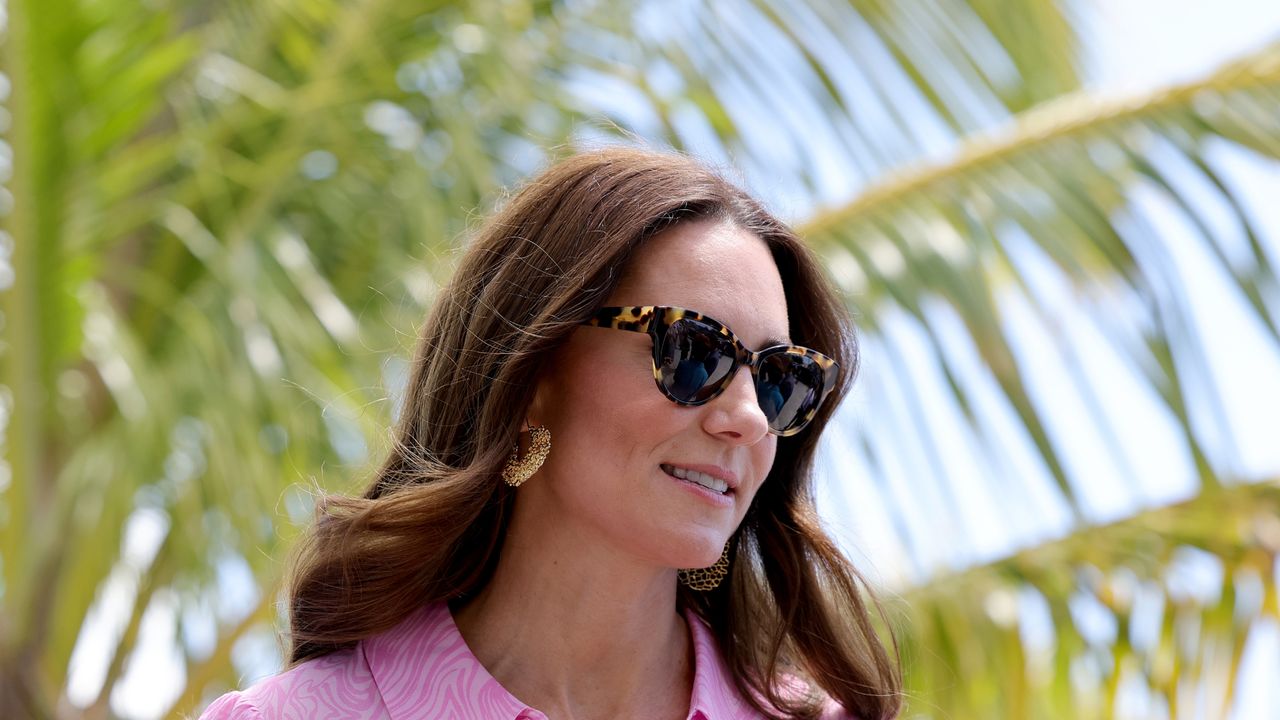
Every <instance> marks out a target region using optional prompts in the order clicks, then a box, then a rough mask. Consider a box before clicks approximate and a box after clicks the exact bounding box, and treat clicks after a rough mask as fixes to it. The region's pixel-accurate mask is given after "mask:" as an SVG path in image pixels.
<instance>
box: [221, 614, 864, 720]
mask: <svg viewBox="0 0 1280 720" xmlns="http://www.w3.org/2000/svg"><path fill="white" fill-rule="evenodd" d="M685 619H686V620H687V621H688V624H689V627H690V629H691V631H690V632H691V635H692V636H693V651H694V678H693V697H692V698H691V702H690V703H689V715H688V720H738V719H739V718H742V719H746V718H759V717H761V716H760V714H759V713H757V712H756V711H754V710H752V709H751V706H750V705H749V704H747V702H746V701H745V700H744V699H743V698H742V696H741V695H739V693H738V690H737V688H735V687H734V684H733V677H732V675H731V674H730V672H729V669H728V667H726V666H725V664H724V661H723V660H722V659H721V657H720V653H719V651H718V649H717V647H716V643H715V639H714V638H713V637H712V635H711V630H710V628H708V627H707V626H706V625H705V624H704V623H703V622H702V620H700V619H699V618H698V617H697V616H695V615H694V614H693V613H692V612H690V611H688V610H686V611H685ZM839 710H840V708H839V706H837V705H835V704H834V703H829V705H828V712H827V713H825V714H824V716H826V717H843V715H842V714H837V713H838V711H839ZM546 717H547V716H546V715H544V714H543V713H541V712H539V711H538V710H535V709H534V708H532V707H529V706H528V705H526V704H524V703H522V702H520V700H518V699H516V698H515V697H514V696H513V695H512V694H511V693H509V692H507V690H506V689H505V688H503V687H502V686H501V685H499V684H498V681H497V680H495V679H493V676H491V675H490V674H489V673H488V671H486V670H485V669H484V666H482V665H481V664H480V661H478V660H476V657H475V656H474V655H472V654H471V650H470V649H469V648H468V647H467V643H466V641H465V640H463V638H462V634H461V633H459V632H458V626H457V625H455V624H454V622H453V615H452V614H451V613H450V612H449V606H448V605H446V604H445V603H443V602H439V603H434V604H431V605H427V606H425V607H423V608H422V609H421V610H418V611H417V612H415V613H414V614H412V615H410V616H409V618H408V619H406V620H405V621H404V622H402V623H400V624H399V625H397V626H396V627H394V628H392V629H391V630H389V631H388V632H386V633H383V634H382V635H378V636H376V637H372V638H369V639H367V640H364V641H363V642H360V643H358V644H357V645H356V646H355V647H352V648H348V649H345V650H341V651H338V652H334V653H330V654H328V655H324V656H322V657H318V658H313V659H311V660H308V661H306V662H304V663H302V664H301V665H298V666H297V667H295V668H293V669H291V670H288V671H286V672H283V673H281V674H279V675H275V676H273V677H270V678H267V679H265V680H263V681H262V682H259V683H258V684H256V685H254V686H253V687H251V688H249V689H248V690H242V691H239V692H229V693H227V694H226V695H223V696H222V697H220V698H218V699H217V700H215V701H214V702H213V704H212V705H210V706H209V707H208V709H206V710H205V711H204V714H203V715H201V716H200V720H276V719H277V718H279V719H280V720H293V719H295V718H297V719H298V720H304V719H305V720H314V719H319V718H361V719H362V720H428V719H430V720H437V719H443V718H450V719H451V720H472V719H474V720H546Z"/></svg>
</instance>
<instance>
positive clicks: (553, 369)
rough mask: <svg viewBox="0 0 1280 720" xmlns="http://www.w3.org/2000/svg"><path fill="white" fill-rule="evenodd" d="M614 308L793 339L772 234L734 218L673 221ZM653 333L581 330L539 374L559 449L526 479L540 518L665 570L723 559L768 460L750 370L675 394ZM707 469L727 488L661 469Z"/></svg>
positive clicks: (536, 410) (773, 443)
mask: <svg viewBox="0 0 1280 720" xmlns="http://www.w3.org/2000/svg"><path fill="white" fill-rule="evenodd" d="M606 304H608V305H675V306H679V307H684V308H689V309H693V310H697V311H699V312H702V313H704V314H706V315H709V316H711V317H712V318H715V319H716V320H719V321H720V322H722V323H724V324H725V325H727V326H728V327H729V328H730V329H731V330H733V331H734V332H735V333H736V334H737V335H738V337H739V338H740V339H741V340H742V342H743V343H744V344H746V346H747V347H748V348H751V349H753V350H759V349H761V348H762V347H764V346H765V344H766V343H765V341H766V340H767V339H769V338H775V339H780V340H783V341H789V340H790V335H789V333H788V328H789V323H788V319H787V307H786V297H785V295H784V294H783V289H782V279H781V277H780V276H779V274H778V269H777V266H776V265H775V264H774V262H773V258H772V256H771V255H770V253H769V250H768V248H767V246H766V245H765V243H764V241H763V240H761V239H760V238H758V237H756V236H755V235H753V234H751V233H750V232H748V231H746V230H743V229H741V228H738V227H736V226H733V225H729V224H725V223H721V222H716V221H707V220H699V221H693V222H685V223H681V224H678V225H675V226H673V227H671V228H669V229H667V230H666V231H664V232H662V233H660V234H658V235H656V236H654V237H652V238H650V239H649V240H648V241H647V242H645V243H644V244H643V245H641V246H640V247H639V248H638V250H637V252H636V253H635V255H633V259H632V261H631V262H630V263H629V267H628V268H627V270H626V271H625V273H624V275H623V277H622V279H621V282H620V283H619V284H618V286H617V289H616V290H615V291H614V293H613V294H612V295H611V296H610V297H609V300H608V302H607V303H606ZM652 367H653V365H652V341H651V340H650V338H649V336H648V335H647V334H644V333H636V332H624V331H621V330H615V329H606V328H597V327H587V326H583V327H579V328H577V329H576V330H575V331H574V333H573V335H572V336H571V338H570V340H569V341H568V342H567V344H566V345H564V346H563V347H562V348H561V350H560V352H559V353H558V354H557V355H556V356H555V357H554V358H552V362H551V364H550V366H549V369H548V370H547V373H548V374H547V375H546V376H545V377H544V378H543V379H542V381H541V382H540V383H539V385H538V390H537V394H536V398H535V400H534V406H533V407H531V408H530V412H529V416H530V419H531V421H532V422H535V423H540V424H543V425H546V426H547V427H549V428H550V429H551V432H552V443H551V444H552V447H551V453H550V455H549V456H548V458H547V461H546V463H545V464H544V465H543V466H542V469H541V470H539V472H538V474H537V475H536V476H534V477H533V478H532V479H531V481H530V483H529V486H526V488H522V491H523V490H525V489H529V490H532V489H533V488H532V487H531V486H532V485H534V484H535V483H541V484H543V487H541V488H539V489H538V490H537V491H536V492H537V494H538V496H539V498H538V499H539V502H538V505H539V506H541V510H542V511H543V513H544V515H545V514H546V513H550V514H552V515H553V516H555V517H553V518H546V517H544V518H543V519H544V520H546V521H551V522H559V523H566V524H565V525H564V526H563V527H565V528H572V529H573V530H574V531H579V532H580V533H581V534H583V535H585V537H584V538H583V540H584V541H586V542H596V543H601V542H602V543H607V544H609V545H611V546H613V547H615V548H617V549H619V550H622V551H624V552H628V553H631V554H633V555H635V556H636V557H637V558H638V559H639V560H641V561H644V562H651V563H653V564H656V565H662V566H666V567H704V566H706V565H710V564H711V563H712V562H714V561H715V560H716V559H717V558H719V557H720V554H721V552H722V551H723V549H724V545H725V542H726V541H727V540H728V539H729V537H730V535H732V534H733V532H734V531H735V530H736V529H737V527H738V524H739V523H740V522H741V521H742V518H743V516H744V515H745V513H746V511H747V508H748V506H749V505H750V504H751V500H752V498H754V497H755V494H756V491H757V490H758V489H759V488H760V484H761V483H762V482H764V479H765V477H766V476H767V475H768V474H769V469H770V468H771V467H772V465H773V458H774V454H775V452H776V449H777V437H776V436H775V435H772V434H770V433H769V432H768V423H767V420H766V419H765V416H764V413H763V412H762V411H761V409H760V405H759V402H758V400H757V399H756V392H755V388H754V385H753V383H752V377H751V372H750V370H749V369H748V368H746V367H740V368H738V369H737V371H735V374H734V376H733V378H732V380H731V381H730V383H729V385H728V387H726V388H725V390H724V392H723V393H721V394H720V395H719V396H718V397H716V398H715V399H713V400H711V401H710V402H708V403H706V404H705V405H700V406H696V407H691V406H682V405H677V404H675V403H674V402H672V401H671V400H669V399H667V398H666V397H665V396H664V395H663V394H662V393H661V392H660V391H659V390H658V388H657V386H656V385H655V384H654V380H653V370H652ZM668 465H673V466H677V467H687V466H690V465H701V466H712V467H718V468H721V469H722V470H724V471H727V472H728V473H731V474H732V476H733V477H734V480H732V481H731V485H732V487H730V489H729V490H728V491H726V492H725V493H724V494H718V493H712V492H711V491H708V490H705V489H703V488H702V487H700V486H698V485H695V484H693V483H691V482H689V481H688V480H683V479H679V478H676V477H673V476H672V475H670V474H668V473H667V472H666V471H665V470H664V466H668Z"/></svg>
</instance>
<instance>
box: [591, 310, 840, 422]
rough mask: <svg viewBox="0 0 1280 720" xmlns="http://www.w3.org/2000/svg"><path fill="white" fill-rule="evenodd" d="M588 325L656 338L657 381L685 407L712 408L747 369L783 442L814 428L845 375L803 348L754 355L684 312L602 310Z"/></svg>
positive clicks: (702, 318)
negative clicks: (812, 424)
mask: <svg viewBox="0 0 1280 720" xmlns="http://www.w3.org/2000/svg"><path fill="white" fill-rule="evenodd" d="M583 325H592V326H595V327H605V328H614V329H616V330H629V331H631V332H642V333H648V334H649V337H651V338H653V379H654V381H655V382H657V384H658V389H659V390H661V391H662V394H663V395H666V396H667V397H668V398H670V399H671V400H672V401H674V402H676V403H678V404H680V405H703V404H705V403H707V402H709V401H710V400H711V399H712V398H714V397H716V396H717V395H719V394H720V393H721V392H723V391H724V389H725V387H727V386H728V385H729V382H730V381H731V380H732V379H733V375H734V373H735V372H736V371H737V369H738V368H739V367H740V366H742V365H746V366H747V367H749V368H751V375H752V378H753V379H754V380H755V386H756V398H757V399H758V400H759V401H760V409H761V410H763V411H764V416H765V417H766V418H768V420H769V432H771V433H773V434H774V435H779V436H782V437H786V436H788V435H795V434H796V433H798V432H800V431H801V430H803V429H804V426H805V425H808V424H809V421H810V420H812V419H813V416H814V415H815V414H817V412H818V408H819V407H821V405H822V402H823V400H825V399H826V398H827V394H828V393H830V392H831V390H832V389H834V388H835V385H836V376H837V375H838V374H839V372H840V366H839V365H838V364H837V363H836V361H835V360H832V359H831V358H829V357H827V356H826V355H823V354H822V353H820V352H818V351H817V350H810V349H809V348H806V347H800V346H798V345H774V346H772V347H767V348H765V349H763V350H760V351H759V352H754V351H752V350H749V349H747V347H746V346H745V345H743V344H742V341H741V340H739V339H738V336H737V335H734V334H733V331H732V330H730V329H729V328H728V327H726V326H725V325H724V323H721V322H719V321H717V320H715V319H713V318H710V317H707V316H706V315H703V314H702V313H700V312H697V311H696V310H687V309H685V308H680V307H669V306H665V305H632V306H627V307H619V306H611V307H603V308H600V309H599V310H597V311H596V314H595V315H594V316H593V317H591V318H590V319H588V320H586V321H584V322H583Z"/></svg>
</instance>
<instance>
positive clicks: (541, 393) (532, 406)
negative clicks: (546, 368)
mask: <svg viewBox="0 0 1280 720" xmlns="http://www.w3.org/2000/svg"><path fill="white" fill-rule="evenodd" d="M550 395H551V387H550V382H549V381H548V379H547V378H546V377H544V376H543V374H542V373H539V374H538V375H536V376H535V377H534V390H533V399H532V400H530V401H529V407H528V409H527V410H525V421H526V422H527V423H528V424H529V426H536V425H546V422H545V421H546V418H547V410H548V407H547V400H548V398H549V397H550ZM520 429H521V431H523V430H524V429H525V428H524V427H523V426H522V427H521V428H520Z"/></svg>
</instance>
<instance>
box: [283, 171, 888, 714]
mask: <svg viewBox="0 0 1280 720" xmlns="http://www.w3.org/2000/svg"><path fill="white" fill-rule="evenodd" d="M697 218H707V219H718V220H722V221H728V222H732V223H734V224H736V225H738V226H740V227H742V228H744V229H746V230H748V231H750V232H753V233H755V234H756V235H758V236H759V237H760V238H762V239H763V240H764V241H765V242H766V244H767V245H768V246H769V248H770V250H771V252H772V255H773V259H774V261H775V262H776V263H777V266H778V271H779V273H780V274H781V276H782V281H783V288H784V292H785V294H786V299H787V306H788V309H789V315H790V320H791V328H790V332H791V337H792V340H793V342H795V343H796V344H799V345H805V346H808V347H812V348H814V349H817V350H819V351H821V352H823V353H826V354H828V355H830V356H831V357H833V358H834V359H835V360H836V361H837V362H839V364H840V367H841V374H840V380H839V381H838V383H837V387H836V389H835V391H834V392H833V393H832V397H830V398H829V399H828V401H827V402H826V403H825V404H824V405H823V407H822V408H821V410H820V411H819V412H818V414H817V416H816V417H815V418H814V419H813V421H812V422H811V423H810V424H809V425H808V427H806V428H805V429H804V430H803V431H801V432H800V433H798V434H796V435H794V436H791V437H785V438H779V439H778V445H777V454H776V456H775V460H774V464H773V467H772V469H771V471H770V473H769V476H768V477H767V478H766V480H765V482H764V483H763V484H762V485H761V487H760V490H759V491H758V493H757V495H756V497H755V500H754V501H753V503H752V506H751V508H750V509H749V510H748V512H747V514H746V517H745V518H744V520H743V522H742V525H741V527H740V528H739V530H738V531H737V533H735V541H734V542H733V554H732V558H731V560H732V563H731V572H730V576H729V577H730V579H729V581H727V582H725V583H722V584H721V586H720V587H719V588H718V589H716V590H714V591H710V592H704V593H699V592H693V591H690V590H688V589H687V588H684V587H681V588H680V594H679V598H680V602H682V603H683V604H685V606H687V607H690V608H692V609H693V611H694V612H695V613H696V614H698V615H699V616H700V617H702V618H703V619H705V620H706V621H707V623H708V624H709V625H710V627H711V629H712V631H713V632H714V634H715V636H716V638H717V641H718V643H719V645H720V649H721V652H722V653H723V654H724V657H725V659H726V661H727V663H728V665H729V667H731V668H732V670H733V673H734V677H735V681H736V683H737V685H738V687H739V689H740V690H741V691H742V692H743V694H744V696H745V697H747V698H749V699H750V700H751V702H752V703H753V704H756V706H757V709H758V710H760V711H761V712H763V713H765V714H766V715H769V716H771V717H785V718H796V717H811V716H814V715H816V714H817V712H818V711H819V709H820V708H819V702H820V700H821V698H820V697H819V696H818V694H817V693H814V694H803V693H796V692H795V691H794V689H789V687H788V682H787V681H786V680H785V678H786V677H787V676H788V675H790V676H795V677H799V678H803V679H807V680H808V681H811V686H815V687H817V688H821V690H824V691H826V693H827V694H829V695H830V696H831V697H832V698H833V699H834V700H836V701H837V702H839V703H840V704H841V705H843V706H844V707H845V708H846V709H847V710H848V711H850V712H851V713H853V714H854V715H856V716H858V717H860V718H865V719H867V720H871V719H877V720H878V719H880V718H891V717H895V716H896V715H897V714H898V712H899V709H900V707H901V695H900V682H901V681H900V671H899V667H898V660H897V643H896V640H895V641H893V653H892V656H891V655H890V653H889V652H888V650H887V649H886V647H885V645H884V644H883V643H882V642H881V640H880V639H879V637H878V636H877V634H876V630H875V628H874V626H873V623H872V619H871V616H870V613H869V612H868V607H867V605H866V604H865V603H864V600H863V597H862V594H863V591H864V590H865V591H866V593H867V594H868V595H869V596H870V591H869V589H868V588H866V582H865V580H863V578H862V577H861V576H860V575H859V574H858V572H857V571H856V570H855V569H854V568H853V566H852V565H851V563H850V562H849V561H848V560H847V559H846V558H845V557H844V556H843V555H842V554H841V552H840V550H839V549H838V548H837V546H836V545H835V543H834V542H833V541H832V540H831V539H830V538H829V537H828V536H827V534H826V533H825V532H824V530H823V528H822V527H821V524H820V522H819V520H818V516H817V514H816V512H815V510H814V498H813V487H812V478H813V464H814V454H815V451H816V449H817V444H818V439H819V437H820V435H821V433H822V429H823V428H824V427H825V426H826V424H827V422H828V421H829V420H830V418H831V415H832V413H833V412H834V409H835V407H836V406H837V405H838V404H839V402H840V400H841V399H842V398H843V397H844V395H845V393H847V392H848V389H849V387H850V385H851V384H852V382H853V378H854V376H855V375H856V373H857V368H858V348H857V342H856V340H855V338H854V334H853V324H852V321H851V320H850V318H849V316H848V313H847V311H846V309H845V307H844V305H843V303H842V302H841V301H840V298H839V297H838V296H837V295H836V293H835V292H834V291H833V290H832V287H831V285H830V283H829V282H828V281H827V280H826V277H825V276H824V275H823V273H822V270H821V266H820V265H819V264H818V262H817V260H816V259H815V257H814V255H813V254H812V252H811V251H810V250H809V249H808V248H806V247H805V245H804V244H803V243H802V242H801V241H800V240H799V238H797V237H796V235H795V234H794V233H793V232H792V231H791V230H790V229H789V228H788V227H787V226H786V225H785V224H784V223H782V222H781V221H779V220H778V219H776V218H775V217H773V216H772V215H771V214H769V213H768V212H767V211H765V210H764V208H763V207H762V206H761V205H760V203H759V202H757V201H756V200H754V199H753V198H751V197H750V196H749V195H747V194H746V193H744V192H743V191H742V190H740V189H738V188H737V187H735V186H734V185H733V184H732V183H730V182H728V181H726V180H725V179H723V178H722V177H720V176H719V175H717V174H716V173H714V172H712V171H711V170H709V169H707V168H705V167H703V166H702V165H700V164H699V163H697V162H695V161H693V160H691V159H689V158H687V157H685V156H683V155H678V154H674V153H660V152H653V151H648V150H633V149H609V150H601V151H595V152H591V153H587V154H582V155H578V156H576V157H572V158H569V159H568V160H565V161H563V162H561V163H559V164H557V165H555V166H553V167H551V168H550V169H549V170H547V171H545V172H544V173H543V174H541V175H540V176H538V177H536V178H534V179H533V180H531V181H530V182H529V183H528V184H527V185H526V186H525V187H524V188H523V189H522V190H521V191H520V192H519V193H518V194H517V195H515V196H514V197H513V198H511V199H510V200H509V202H508V203H507V204H506V206H505V207H504V208H503V209H501V211H500V212H498V213H497V214H496V215H495V216H494V217H493V218H492V219H491V220H489V222H488V223H486V224H485V225H484V226H483V227H482V228H481V229H480V231H479V233H478V235H477V236H476V237H475V238H474V240H473V241H472V242H471V244H470V246H469V247H468V248H467V250H466V252H465V254H464V255H463V257H462V259H461V261H460V263H459V266H458V268H457V270H456V272H455V274H454V275H453V277H452V279H451V281H450V282H449V284H448V285H447V287H446V288H444V290H443V291H442V292H441V293H440V295H439V296H438V297H437V299H436V301H435V304H434V305H433V306H432V308H431V310H430V312H429V313H428V316H427V320H426V323H425V326H424V327H423V330H422V334H421V339H420V342H419V346H418V349H417V352H416V356H415V359H414V362H413V370H412V376H411V378H410V380H409V383H408V388H407V390H406V393H407V394H406V397H405V401H404V405H403V410H402V413H401V416H400V418H399V421H398V424H397V426H396V429H395V437H394V446H393V448H392V450H391V452H390V455H389V457H388V458H387V460H386V462H385V463H384V464H383V465H382V467H381V469H380V470H379V471H378V472H377V474H376V476H375V477H374V479H373V481H372V483H371V484H370V486H369V488H368V490H367V491H366V492H365V493H364V495H363V497H360V498H351V497H342V496H327V497H325V498H324V499H323V500H322V501H321V503H320V504H319V507H318V509H317V522H316V523H315V525H314V526H313V527H312V528H311V530H310V531H309V532H308V533H307V534H306V536H305V537H304V538H303V541H302V542H301V543H300V545H299V547H298V549H297V553H296V555H295V557H294V567H293V571H292V577H291V582H290V585H289V588H290V589H289V592H290V624H291V633H290V640H291V642H292V648H291V651H290V662H291V665H296V664H297V663H300V662H302V661H304V660H306V659H308V658H312V657H316V656H318V655H322V654H325V653H327V652H330V651H333V650H336V649H339V648H342V647H345V646H348V645H351V644H352V643H354V642H356V641H359V640H361V639H363V638H366V637H369V636H371V635H374V634H377V633H379V632H382V631H384V630H387V629H389V628H390V627H392V626H394V625H396V624H397V623H398V622H400V621H401V620H402V619H403V618H404V617H406V616H407V615H408V614H409V613H411V612H412V611H413V610H414V609H415V608H418V607H420V606H421V605H422V604H424V603H427V602H433V601H441V600H447V599H451V598H457V597H461V596H464V595H469V594H471V593H474V592H475V591H476V590H477V589H479V588H480V587H482V586H483V585H484V583H485V582H486V581H487V580H488V578H489V576H490V575H491V573H492V572H493V568H494V566H495V564H496V561H497V558H498V553H499V550H500V548H501V546H502V541H503V537H504V534H505V532H506V527H507V522H508V520H509V518H510V517H511V514H512V509H513V503H514V501H515V497H516V491H513V490H512V489H511V488H509V487H508V486H506V485H505V484H504V483H503V482H502V480H501V479H500V473H501V469H502V467H503V465H504V463H505V462H506V460H507V457H508V455H509V454H510V452H511V448H512V447H513V446H514V445H515V442H516V439H517V437H518V434H519V432H520V430H521V424H522V421H523V419H524V417H525V414H524V413H525V409H526V408H527V407H528V405H529V403H530V401H531V400H532V393H533V388H534V385H535V383H534V379H535V378H536V377H537V376H538V373H539V372H540V371H541V370H542V363H544V362H545V361H546V359H547V358H548V357H549V356H550V355H551V354H552V353H553V352H554V351H555V350H556V349H557V348H558V347H559V346H560V345H561V344H562V343H563V342H564V341H565V340H566V339H567V338H568V336H569V334H570V333H572V332H573V330H574V329H575V328H576V327H577V326H578V325H579V323H581V322H582V321H583V320H585V319H586V318H587V317H588V316H589V315H590V314H591V313H592V311H593V310H594V309H595V308H596V307H598V306H600V305H602V304H603V303H604V301H605V300H606V298H607V297H608V296H609V294H610V293H611V291H612V289H613V288H614V286H615V285H616V284H617V282H618V280H619V278H620V276H621V273H622V271H623V270H624V268H625V265H626V262H627V260H628V258H629V257H630V255H631V254H632V252H633V250H634V249H635V248H636V247H637V246H638V245H639V244H640V243H642V242H644V241H645V239H646V238H648V237H651V236H652V235H654V234H655V233H657V232H659V231H660V230H662V229H665V228H667V227H669V226H671V225H672V224H674V223H676V222H681V221H687V220H690V219H697ZM860 586H861V588H860ZM871 597H872V600H873V601H874V596H871ZM876 607H877V609H878V610H879V604H878V602H877V603H876ZM880 612H881V618H882V619H883V617H884V616H883V611H880ZM886 625H887V624H886ZM890 639H891V640H892V634H891V632H890ZM761 699H763V701H762V700H761Z"/></svg>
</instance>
